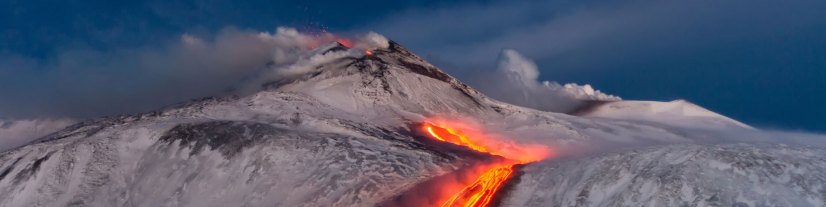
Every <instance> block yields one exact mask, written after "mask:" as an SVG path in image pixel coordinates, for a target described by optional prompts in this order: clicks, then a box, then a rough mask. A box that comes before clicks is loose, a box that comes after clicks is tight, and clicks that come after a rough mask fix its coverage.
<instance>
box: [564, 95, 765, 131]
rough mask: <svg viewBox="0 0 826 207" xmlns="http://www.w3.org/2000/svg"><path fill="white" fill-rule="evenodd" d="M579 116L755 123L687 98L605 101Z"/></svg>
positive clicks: (709, 124)
mask: <svg viewBox="0 0 826 207" xmlns="http://www.w3.org/2000/svg"><path fill="white" fill-rule="evenodd" d="M579 115H581V116H584V117H599V118H609V119H616V120H634V121H643V122H653V123H663V124H668V125H673V126H682V127H691V128H731V127H739V128H747V129H751V128H752V127H751V126H748V125H746V124H743V123H740V122H738V121H736V120H734V119H731V118H728V117H725V116H723V115H720V114H718V113H714V112H713V111H709V110H708V109H705V108H703V107H700V106H697V105H695V104H693V103H691V102H688V101H686V100H675V101H670V102H658V101H614V102H604V103H600V104H596V105H595V106H594V107H592V108H589V109H586V110H584V111H582V112H580V113H579Z"/></svg>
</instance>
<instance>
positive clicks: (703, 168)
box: [503, 144, 826, 207]
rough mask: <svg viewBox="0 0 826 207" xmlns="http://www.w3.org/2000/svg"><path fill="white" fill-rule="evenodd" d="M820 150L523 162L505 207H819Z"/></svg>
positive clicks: (692, 150)
mask: <svg viewBox="0 0 826 207" xmlns="http://www.w3.org/2000/svg"><path fill="white" fill-rule="evenodd" d="M824 171H826V153H824V151H823V150H822V149H811V148H806V147H790V146H774V145H773V146H760V145H758V146H754V145H743V144H737V145H718V146H710V145H672V146H664V147H662V146H661V147H656V148H647V149H641V150H633V151H628V152H622V153H610V154H605V155H600V156H593V157H586V158H578V159H569V160H561V161H560V160H549V161H545V162H542V163H537V164H532V165H528V166H526V167H525V168H524V175H523V176H522V177H520V182H519V183H518V184H517V185H516V186H515V187H513V189H514V190H513V191H510V192H509V193H508V196H507V199H506V200H505V201H504V202H503V206H812V207H815V206H824V205H826V203H824V201H826V197H824V196H826V193H825V192H826V186H824V184H825V183H826V174H824V173H823V172H824Z"/></svg>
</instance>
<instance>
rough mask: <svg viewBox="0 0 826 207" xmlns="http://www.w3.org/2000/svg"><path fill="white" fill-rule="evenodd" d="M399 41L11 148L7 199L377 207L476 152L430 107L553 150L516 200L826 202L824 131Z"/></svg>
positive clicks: (530, 169)
mask: <svg viewBox="0 0 826 207" xmlns="http://www.w3.org/2000/svg"><path fill="white" fill-rule="evenodd" d="M281 33H284V35H286V34H288V33H289V31H283V32H279V34H281ZM368 36H369V35H368ZM368 39H379V40H381V38H378V37H373V38H368ZM379 43H381V41H379ZM387 44H388V45H387V46H386V47H377V48H376V49H375V51H374V54H373V55H370V56H365V55H364V53H363V52H362V51H360V50H361V49H359V48H355V49H343V50H342V49H341V47H340V45H338V44H328V45H321V46H320V47H319V48H318V49H317V50H315V51H312V52H311V53H307V54H304V56H301V57H298V58H299V60H297V62H296V63H295V64H293V65H285V66H276V67H268V68H265V69H266V70H269V71H267V72H265V73H263V74H277V73H285V72H287V73H289V74H290V75H289V76H278V77H277V78H272V77H267V76H262V78H261V79H258V80H257V81H261V82H259V83H262V84H263V85H264V86H265V87H263V88H254V89H255V90H254V91H253V92H251V93H249V94H245V95H238V96H227V97H216V98H206V99H201V100H194V101H192V102H188V103H184V104H180V105H177V106H172V107H169V108H164V109H159V110H157V111H152V112H147V113H143V114H136V115H123V116H118V117H110V118H102V119H96V120H91V121H87V122H84V123H80V124H78V125H74V126H72V127H69V128H67V129H64V130H61V131H59V132H57V133H54V134H51V135H49V136H46V137H44V138H42V139H39V140H37V141H36V142H34V143H33V144H30V145H27V146H24V147H20V148H17V149H13V150H9V151H6V152H2V153H0V206H67V205H86V206H374V205H377V204H380V203H382V202H384V201H387V200H389V199H393V198H395V197H396V196H399V195H401V194H403V193H404V192H406V191H407V190H409V189H411V188H412V187H413V186H415V185H416V184H419V183H422V182H425V181H427V180H430V179H433V178H435V177H438V176H440V175H444V174H446V173H450V172H452V171H455V170H456V169H459V168H461V167H462V166H465V165H467V164H468V163H473V162H476V161H478V160H474V159H477V158H478V156H468V154H467V153H468V152H467V151H461V150H444V149H441V148H436V147H433V146H430V145H427V144H426V143H423V142H422V141H421V140H419V137H418V136H421V135H420V134H418V132H417V131H415V130H417V129H416V128H415V127H412V126H413V125H415V124H416V123H419V122H421V121H424V120H425V119H427V118H432V117H447V118H451V119H456V120H461V121H464V122H466V123H473V124H474V125H478V126H479V128H480V129H484V133H486V134H487V135H489V136H490V138H491V139H493V140H496V139H500V140H502V141H503V142H507V143H515V144H520V145H522V144H524V145H542V146H547V147H549V148H552V149H553V150H554V154H553V156H552V157H551V159H548V160H545V161H541V162H539V163H532V164H527V165H525V166H524V167H523V168H522V169H521V174H522V176H521V177H520V179H519V182H518V183H515V185H514V186H513V187H512V188H511V189H510V190H508V191H506V193H507V194H506V196H505V197H504V198H503V205H505V206H575V205H580V206H680V205H687V206H732V205H741V203H742V204H748V205H750V206H753V205H777V206H822V205H823V204H824V201H826V195H824V192H826V190H825V189H823V188H824V185H823V183H826V177H824V175H823V174H822V173H819V172H823V171H824V170H826V169H824V168H825V167H826V163H824V162H826V160H823V157H826V156H824V155H826V154H825V152H824V150H823V148H822V146H824V145H811V146H804V145H805V144H801V143H806V144H810V143H811V142H809V141H806V140H812V139H816V138H823V137H822V136H817V135H805V136H804V135H801V134H793V133H773V134H772V133H765V132H761V131H759V130H754V129H752V128H751V127H748V126H746V125H744V124H741V123H739V122H736V121H734V120H731V119H728V118H726V117H724V116H722V115H719V114H716V113H713V112H711V111H708V110H705V109H702V108H700V107H699V106H696V105H693V104H690V103H688V102H684V101H677V102H668V103H663V102H642V101H620V102H609V103H606V104H604V105H601V106H598V107H596V108H595V109H594V110H592V111H590V113H587V114H585V115H583V116H582V117H578V116H571V115H566V114H560V113H553V112H543V111H538V110H535V109H530V108H524V107H519V106H514V105H510V104H506V103H502V102H499V101H496V100H494V99H490V98H487V97H486V96H485V95H483V94H481V93H479V92H478V91H476V90H475V89H473V88H470V87H468V86H466V85H464V84H462V83H461V82H459V81H458V80H456V79H454V78H453V77H451V76H450V75H448V74H445V73H443V72H442V71H440V70H438V69H437V68H435V67H434V66H432V65H430V64H428V63H427V62H425V61H424V60H422V59H421V58H419V57H418V56H415V55H413V54H412V53H410V52H409V51H407V50H406V49H404V48H401V47H400V46H399V45H397V44H395V43H393V42H387ZM255 85H256V86H260V85H261V84H255ZM573 88H575V87H573ZM580 89H581V90H582V92H583V93H585V94H592V95H593V94H597V93H596V90H593V88H591V87H587V86H586V87H582V88H580ZM580 89H577V90H580ZM778 137H784V138H785V137H799V138H798V140H803V141H800V142H793V141H792V139H789V140H784V141H782V142H775V141H772V140H775V139H777V138H778Z"/></svg>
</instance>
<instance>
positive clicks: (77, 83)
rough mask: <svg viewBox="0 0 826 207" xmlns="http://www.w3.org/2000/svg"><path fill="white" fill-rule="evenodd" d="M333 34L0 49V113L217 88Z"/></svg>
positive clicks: (90, 111) (151, 104)
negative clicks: (30, 53)
mask: <svg viewBox="0 0 826 207" xmlns="http://www.w3.org/2000/svg"><path fill="white" fill-rule="evenodd" d="M337 39H341V38H340V37H336V36H334V35H332V34H330V33H318V34H305V33H300V32H298V31H297V30H295V29H292V28H278V29H277V30H276V31H275V32H274V33H268V32H257V31H250V30H239V29H235V28H226V29H223V30H221V31H219V32H217V33H216V34H215V35H214V36H211V37H196V36H193V35H190V34H182V35H181V36H180V37H179V39H176V40H172V41H169V42H168V43H166V44H164V45H163V46H158V47H142V48H118V49H112V50H105V51H104V50H86V49H80V48H73V49H67V50H65V51H63V52H60V53H59V55H57V56H55V57H52V58H47V59H36V58H29V57H23V56H19V55H14V54H0V100H3V101H0V118H4V119H30V118H43V117H46V118H53V117H70V118H77V119H84V118H90V117H98V116H105V115H114V114H123V113H134V112H141V111H147V110H153V109H156V108H159V107H162V106H164V105H168V104H173V103H177V102H182V101H186V100H188V99H191V98H197V97H204V96H211V95H216V94H222V93H226V92H228V90H230V89H231V88H234V87H235V86H236V84H238V83H239V81H242V80H245V79H247V78H249V77H250V76H254V75H253V74H257V73H259V72H261V70H262V69H265V66H268V65H269V67H270V68H275V69H281V68H283V67H282V66H285V65H290V64H292V63H294V62H296V61H299V60H300V59H301V57H302V55H304V54H306V53H308V52H309V51H310V50H312V49H314V48H316V47H318V46H320V45H322V44H325V43H328V42H330V41H334V40H337ZM381 39H383V37H382V36H381V35H378V34H374V33H371V34H367V35H365V36H363V37H360V39H357V40H356V42H355V43H356V44H359V46H361V45H364V46H370V47H379V46H381V41H380V40H381ZM384 44H387V43H386V41H385V42H384ZM270 77H271V78H275V77H273V76H270Z"/></svg>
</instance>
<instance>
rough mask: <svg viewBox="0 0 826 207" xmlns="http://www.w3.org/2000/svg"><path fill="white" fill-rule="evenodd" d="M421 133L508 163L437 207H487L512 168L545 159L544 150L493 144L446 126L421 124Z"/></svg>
mask: <svg viewBox="0 0 826 207" xmlns="http://www.w3.org/2000/svg"><path fill="white" fill-rule="evenodd" d="M422 130H423V131H424V132H426V133H427V134H428V135H430V137H431V138H434V139H436V140H439V141H442V142H447V143H452V144H455V145H459V146H465V147H468V148H470V149H473V150H475V151H478V152H484V153H488V154H491V155H497V156H501V157H504V158H506V159H508V161H504V162H499V163H496V164H494V165H492V166H490V168H489V169H487V170H486V171H485V172H484V173H482V174H481V175H480V176H479V177H478V178H477V179H476V180H475V181H474V182H473V183H470V184H468V185H466V186H465V187H464V188H462V189H461V190H460V191H458V192H456V193H455V194H453V195H452V196H450V198H448V199H447V200H446V201H445V202H444V203H443V204H442V205H441V206H442V207H451V206H465V207H471V206H473V207H475V206H487V205H489V204H490V202H491V201H492V200H493V196H494V195H496V193H497V192H498V191H499V190H500V188H501V187H502V184H503V183H504V182H505V181H507V180H508V179H509V178H510V177H511V175H513V171H514V170H513V166H514V165H515V164H522V163H529V162H533V161H538V160H542V159H544V158H545V157H547V156H548V155H549V152H550V150H549V149H547V148H545V147H538V146H527V145H516V144H513V143H508V142H506V141H504V140H493V139H490V138H489V137H486V136H482V135H481V134H480V133H473V132H467V131H461V130H458V129H455V128H451V127H448V126H446V124H436V123H425V124H424V125H423V127H422Z"/></svg>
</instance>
